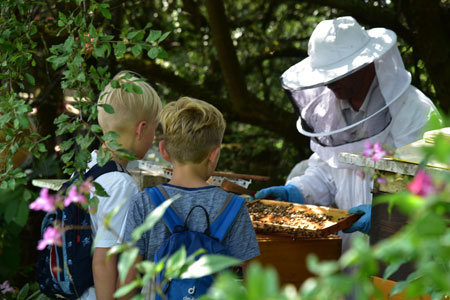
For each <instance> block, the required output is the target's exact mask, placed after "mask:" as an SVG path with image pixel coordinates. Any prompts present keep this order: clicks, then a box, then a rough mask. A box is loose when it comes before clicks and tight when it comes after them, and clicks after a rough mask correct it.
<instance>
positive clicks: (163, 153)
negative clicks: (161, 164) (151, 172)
mask: <svg viewBox="0 0 450 300" xmlns="http://www.w3.org/2000/svg"><path fill="white" fill-rule="evenodd" d="M159 153H161V156H162V157H163V158H164V159H165V160H167V161H172V160H171V159H170V155H169V153H168V152H167V150H166V143H164V140H162V141H160V142H159Z"/></svg>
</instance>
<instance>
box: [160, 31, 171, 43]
mask: <svg viewBox="0 0 450 300" xmlns="http://www.w3.org/2000/svg"><path fill="white" fill-rule="evenodd" d="M169 34H170V31H168V32H165V33H164V34H163V35H161V37H160V38H159V40H158V43H161V42H162V41H164V40H165V39H166V38H167V37H168V36H169Z"/></svg>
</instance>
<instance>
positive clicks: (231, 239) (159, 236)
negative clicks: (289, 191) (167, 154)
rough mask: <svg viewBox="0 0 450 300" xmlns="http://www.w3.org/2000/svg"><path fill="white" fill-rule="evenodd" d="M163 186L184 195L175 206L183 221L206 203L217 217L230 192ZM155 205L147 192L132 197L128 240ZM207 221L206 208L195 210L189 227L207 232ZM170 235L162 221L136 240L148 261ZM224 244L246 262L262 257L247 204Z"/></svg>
mask: <svg viewBox="0 0 450 300" xmlns="http://www.w3.org/2000/svg"><path fill="white" fill-rule="evenodd" d="M163 187H164V189H165V191H166V192H167V194H168V195H169V197H173V196H175V195H176V194H181V197H180V198H179V199H177V200H175V202H174V203H173V204H172V207H173V208H174V209H175V211H176V212H177V213H178V215H179V217H180V218H181V220H182V221H184V220H185V219H186V216H187V214H188V213H189V211H190V209H191V208H192V207H194V206H195V205H201V206H203V207H204V208H205V209H206V210H207V212H208V214H209V217H210V220H214V218H215V217H216V216H217V214H218V213H219V210H220V209H221V208H222V206H223V205H224V203H225V201H226V198H227V195H228V193H227V192H225V191H223V190H222V189H220V188H219V187H216V186H207V187H201V188H185V187H179V186H175V185H171V184H167V183H165V184H163ZM154 208H155V206H154V205H153V202H152V201H151V200H150V198H149V197H148V195H147V193H146V192H145V191H143V192H140V193H138V194H136V195H135V196H134V197H133V198H132V200H131V203H130V208H129V211H128V217H127V221H126V227H125V241H127V242H128V241H130V240H131V233H132V232H133V230H134V229H135V228H136V227H138V226H139V225H141V224H142V223H143V222H144V220H145V218H146V217H147V215H148V214H150V213H151V212H152V210H153V209H154ZM206 224H207V223H206V219H205V214H204V212H203V210H202V209H194V210H193V211H192V213H191V216H190V217H189V220H188V224H187V225H188V227H189V229H190V230H192V231H201V232H203V231H204V230H205V229H206V226H207V225H206ZM169 236H170V232H169V230H168V228H167V226H166V225H165V223H164V221H162V220H161V221H160V222H158V223H157V224H156V225H155V226H154V227H153V228H152V229H151V230H149V231H147V232H145V233H144V234H143V235H142V237H141V238H140V239H139V240H138V242H137V243H136V246H137V247H138V249H139V254H142V255H143V256H144V259H145V260H150V261H153V260H154V255H155V252H156V251H157V250H158V248H159V247H160V246H161V244H162V243H163V242H164V241H165V240H166V239H167V238H168V237H169ZM223 245H224V246H225V247H226V248H227V250H228V252H229V254H230V255H231V256H233V257H235V258H238V259H241V260H242V261H246V260H249V259H251V258H253V257H256V256H259V247H258V242H257V240H256V234H255V230H254V229H253V225H252V222H251V220H250V216H249V214H248V210H247V207H246V205H242V208H241V211H240V212H239V214H238V216H237V217H236V220H235V221H234V223H233V225H231V228H230V230H229V231H228V234H227V235H226V236H225V238H224V240H223Z"/></svg>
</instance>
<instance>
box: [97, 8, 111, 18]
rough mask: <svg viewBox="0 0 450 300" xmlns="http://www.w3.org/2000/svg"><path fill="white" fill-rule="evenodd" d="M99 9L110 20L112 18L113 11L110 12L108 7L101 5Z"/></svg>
mask: <svg viewBox="0 0 450 300" xmlns="http://www.w3.org/2000/svg"><path fill="white" fill-rule="evenodd" d="M98 10H99V11H100V13H101V14H102V15H103V16H104V17H105V18H106V19H108V20H111V13H110V12H109V10H108V9H107V8H104V7H101V6H100V7H99V8H98Z"/></svg>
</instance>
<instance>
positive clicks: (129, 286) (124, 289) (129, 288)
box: [114, 273, 139, 298]
mask: <svg viewBox="0 0 450 300" xmlns="http://www.w3.org/2000/svg"><path fill="white" fill-rule="evenodd" d="M119 274H121V273H119ZM138 286H139V281H137V280H135V281H132V282H130V283H129V284H127V285H125V286H123V287H121V288H120V289H118V290H117V291H116V292H115V293H114V298H120V297H122V296H125V295H126V294H128V293H129V292H131V291H132V290H133V289H135V288H136V287H138Z"/></svg>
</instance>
